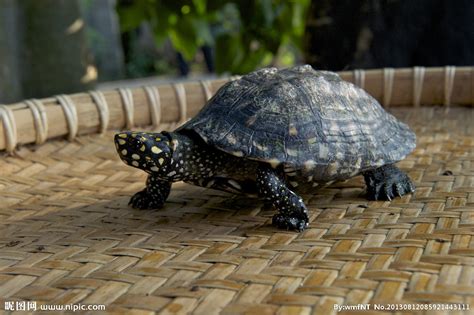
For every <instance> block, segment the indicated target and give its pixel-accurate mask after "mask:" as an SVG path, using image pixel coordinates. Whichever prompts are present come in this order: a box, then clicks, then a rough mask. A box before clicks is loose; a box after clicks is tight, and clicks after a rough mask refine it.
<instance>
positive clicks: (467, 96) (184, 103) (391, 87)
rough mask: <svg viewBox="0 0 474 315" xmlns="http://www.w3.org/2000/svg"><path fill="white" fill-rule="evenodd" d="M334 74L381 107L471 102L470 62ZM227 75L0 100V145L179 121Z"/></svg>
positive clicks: (473, 75)
mask: <svg viewBox="0 0 474 315" xmlns="http://www.w3.org/2000/svg"><path fill="white" fill-rule="evenodd" d="M339 75H340V76H341V78H342V79H344V80H346V81H349V82H352V83H355V84H357V85H359V86H361V87H362V88H364V89H365V90H366V91H367V92H368V93H369V94H371V95H372V96H373V97H375V98H376V99H377V100H378V101H379V102H381V103H382V104H383V105H384V106H385V107H389V106H418V105H444V106H450V105H451V104H454V105H473V104H474V92H473V90H474V67H451V66H447V67H435V68H424V67H415V68H400V69H392V68H386V69H374V70H354V71H343V72H339ZM232 79H235V77H231V78H230V80H232ZM227 81H229V79H216V80H209V81H196V82H186V83H174V84H163V85H156V86H152V87H149V86H148V87H147V86H143V87H139V88H133V89H117V90H103V91H90V92H86V93H77V94H71V95H67V96H64V95H62V96H56V97H50V98H45V99H40V100H33V101H23V102H20V103H15V104H11V105H8V106H1V107H0V120H1V123H0V151H2V150H6V151H7V152H12V151H14V150H15V148H16V147H17V145H18V144H30V143H38V144H40V143H42V142H44V141H45V140H46V139H52V138H57V137H60V136H65V135H69V140H72V139H74V137H75V136H79V135H84V134H90V133H99V132H101V133H103V132H104V131H105V130H106V129H120V128H133V127H137V126H147V125H154V126H157V127H158V126H159V125H160V124H161V123H167V124H169V123H176V124H178V123H181V122H183V121H184V120H186V118H188V117H192V116H194V115H195V114H196V113H197V112H198V111H199V110H200V109H201V108H202V106H203V105H204V104H205V102H206V101H207V100H208V99H209V98H210V97H211V95H212V94H213V93H215V92H216V91H217V90H218V89H219V88H220V87H221V86H222V85H223V84H225V83H226V82H227ZM32 104H33V105H32ZM35 104H36V105H35ZM38 104H39V105H38ZM157 120H158V121H157ZM45 130H46V133H45Z"/></svg>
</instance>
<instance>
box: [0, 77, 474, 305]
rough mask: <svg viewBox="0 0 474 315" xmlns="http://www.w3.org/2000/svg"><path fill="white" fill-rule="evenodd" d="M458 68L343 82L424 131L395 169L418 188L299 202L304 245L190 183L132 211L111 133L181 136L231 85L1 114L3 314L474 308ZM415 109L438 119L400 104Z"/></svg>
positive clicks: (133, 174) (359, 189) (136, 180)
mask: <svg viewBox="0 0 474 315" xmlns="http://www.w3.org/2000/svg"><path fill="white" fill-rule="evenodd" d="M452 69H453V68H439V69H420V68H417V69H415V70H413V69H402V70H395V71H392V70H391V69H385V70H373V71H367V72H354V73H342V76H343V77H344V78H345V79H348V80H353V81H355V82H356V83H357V84H359V85H361V86H364V88H366V89H367V90H368V91H369V92H371V93H372V94H373V95H375V96H376V97H377V98H378V99H379V100H380V101H381V102H383V103H384V104H385V105H386V106H387V107H389V108H388V110H389V111H390V112H392V113H393V114H394V115H396V116H397V117H398V118H399V119H401V120H402V121H405V122H407V123H408V124H409V125H410V126H411V127H412V128H413V129H414V130H415V132H416V134H417V136H418V145H417V148H416V150H415V151H414V152H413V153H412V154H411V155H410V156H408V157H407V158H406V159H405V160H403V161H402V162H400V163H399V166H400V167H401V168H402V169H403V170H405V171H407V172H408V174H409V175H410V176H411V178H412V179H413V180H414V181H415V183H416V185H417V191H416V193H415V194H414V195H407V196H404V197H403V198H396V199H394V200H393V201H391V202H382V201H377V202H369V201H367V200H366V199H365V198H364V184H363V180H362V179H361V178H359V177H357V178H353V179H351V180H349V181H347V182H343V183H338V184H335V185H332V186H330V187H328V188H325V189H322V190H320V191H318V192H317V193H315V194H314V195H308V196H304V197H305V200H306V202H307V204H308V207H309V210H310V226H309V228H308V229H307V230H305V231H304V232H302V233H294V232H287V231H282V230H277V229H275V228H273V227H272V226H271V224H270V223H271V217H272V215H273V214H274V211H270V210H263V209H262V204H261V203H259V202H256V201H255V200H253V199H248V198H245V197H242V196H236V195H231V194H227V193H224V192H220V191H214V190H209V189H204V188H200V187H195V186H190V185H187V184H184V183H177V184H175V185H173V190H172V193H171V195H170V198H169V201H168V203H167V204H166V206H165V208H164V209H162V210H159V211H148V210H147V211H139V210H134V209H131V208H129V207H128V206H127V202H128V200H129V198H130V196H131V195H132V194H133V193H135V192H136V191H138V190H140V189H142V188H143V185H144V182H145V174H144V173H143V172H141V171H139V170H135V169H133V168H131V167H127V166H125V165H124V164H123V163H122V162H121V161H119V159H118V157H117V155H116V153H115V149H114V146H113V141H112V135H113V133H114V131H113V130H109V129H114V128H115V129H118V128H124V127H126V125H127V124H128V127H133V126H137V125H138V126H140V125H150V124H151V123H154V124H155V127H145V128H152V129H167V128H173V127H174V126H175V125H176V124H177V123H179V122H180V121H183V120H185V119H186V118H187V117H190V116H192V115H194V114H195V113H196V112H197V111H198V110H199V108H200V107H201V106H202V105H203V103H204V101H205V99H207V98H208V97H210V96H211V94H212V93H213V92H215V91H216V90H217V88H218V87H219V86H220V85H222V84H223V83H224V82H225V81H226V79H225V80H224V79H222V80H216V81H209V82H193V83H182V84H177V85H176V84H175V85H161V86H154V87H149V88H147V89H143V88H137V89H132V90H121V91H115V90H110V91H103V92H102V93H99V94H97V93H92V95H90V94H86V93H83V94H75V95H70V96H66V97H60V98H49V99H44V100H39V101H33V102H27V103H26V102H22V103H19V104H15V105H13V106H12V107H9V109H7V110H6V111H5V110H2V112H3V115H4V116H2V117H4V118H3V120H2V124H1V127H0V149H5V148H6V149H8V150H9V151H11V152H12V153H10V154H8V153H7V152H4V153H0V225H1V230H0V312H1V310H2V309H3V307H4V302H5V301H7V302H9V301H36V302H37V307H38V308H39V305H40V304H49V305H53V304H56V305H57V304H60V305H66V304H78V303H81V304H104V305H105V306H106V312H109V313H135V314H154V313H160V314H186V313H195V314H216V313H223V314H274V313H278V314H335V313H336V310H335V309H334V305H339V306H343V305H345V306H348V305H358V304H359V303H371V307H372V308H371V311H361V310H360V311H356V312H340V313H339V314H379V313H381V312H380V311H374V310H373V307H374V303H381V304H384V305H387V304H399V305H414V306H413V307H420V305H421V304H428V303H431V304H433V303H439V305H440V307H441V305H445V304H451V305H452V303H456V304H463V303H464V307H467V306H468V305H469V306H471V308H474V290H473V289H474V258H473V256H474V245H473V239H472V235H473V234H474V215H473V214H474V166H473V165H474V123H473V122H474V110H473V108H472V106H470V105H472V103H473V92H472V90H473V89H472V87H473V81H474V80H473V78H474V76H473V70H472V68H462V69H459V68H458V69H455V70H452ZM130 96H132V97H131V98H130ZM32 103H34V104H33V105H31V104H32ZM98 103H101V104H98ZM410 103H413V104H415V105H433V106H411V107H406V106H401V105H409V104H410ZM38 104H39V105H38ZM61 104H62V105H61ZM436 104H441V105H442V106H434V105H436ZM459 104H463V105H468V106H457V105H459ZM455 105H456V106H455ZM127 108H128V109H127ZM74 109H75V111H76V113H75V114H74V113H71V111H74ZM133 109H134V110H133ZM101 110H102V115H101V114H100V113H101ZM127 110H128V111H127ZM35 111H36V112H35ZM106 112H108V114H107V115H106V114H105V113H106ZM35 117H36V118H35ZM13 127H15V128H13ZM45 130H46V131H47V132H45ZM98 131H102V134H101V135H98V134H96V133H97V132H98ZM64 135H69V137H70V140H71V141H67V140H65V139H63V137H61V136H64ZM58 137H59V138H58ZM49 138H56V139H55V140H52V141H46V142H45V140H47V139H49ZM32 142H37V143H38V144H36V145H24V144H27V143H32ZM40 143H42V144H40ZM18 144H20V145H19V146H18ZM403 303H404V304H403ZM416 305H418V306H416ZM469 312H470V311H467V310H465V311H443V310H438V311H436V312H428V313H430V314H431V313H435V314H464V313H466V314H467V313H469ZM90 313H91V314H97V313H100V312H95V311H94V312H92V311H91V312H90ZM398 313H400V314H401V313H402V312H398ZM411 313H417V314H418V313H422V312H421V311H420V312H418V311H417V312H411ZM385 314H386V313H385ZM403 314H406V313H405V312H404V313H403Z"/></svg>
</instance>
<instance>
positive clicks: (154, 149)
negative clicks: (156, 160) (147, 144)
mask: <svg viewBox="0 0 474 315" xmlns="http://www.w3.org/2000/svg"><path fill="white" fill-rule="evenodd" d="M151 152H153V153H155V154H158V153H161V152H163V151H162V150H161V149H160V148H158V147H157V146H152V147H151Z"/></svg>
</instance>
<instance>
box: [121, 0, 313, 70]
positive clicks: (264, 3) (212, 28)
mask: <svg viewBox="0 0 474 315" xmlns="http://www.w3.org/2000/svg"><path fill="white" fill-rule="evenodd" d="M309 4H310V0H292V1H291V0H290V1H284V0H253V1H252V0H240V1H238V0H236V1H226V0H222V1H216V0H214V1H212V0H183V1H176V0H128V1H121V2H119V4H118V5H117V12H118V14H119V18H120V25H121V30H122V32H127V31H130V30H133V29H135V28H137V27H138V26H139V25H140V24H141V23H142V22H144V21H147V22H148V23H149V24H150V26H151V28H152V30H153V34H154V39H155V42H156V44H157V45H158V46H159V45H161V44H162V43H163V41H164V40H165V39H167V38H169V39H170V40H171V42H172V44H173V47H174V48H175V49H176V50H177V51H179V52H180V53H181V54H182V55H183V56H184V58H185V59H187V60H191V59H192V58H193V57H194V55H195V53H196V52H197V50H198V49H199V48H200V47H201V46H203V45H209V46H211V47H213V48H214V51H215V65H216V71H217V72H218V73H222V72H230V73H235V74H241V73H246V72H249V71H252V70H254V69H256V68H258V67H263V66H268V65H271V64H278V65H291V64H293V63H294V61H295V58H296V57H297V55H298V54H299V53H300V51H301V48H302V40H303V33H304V29H305V21H306V12H307V9H308V7H309Z"/></svg>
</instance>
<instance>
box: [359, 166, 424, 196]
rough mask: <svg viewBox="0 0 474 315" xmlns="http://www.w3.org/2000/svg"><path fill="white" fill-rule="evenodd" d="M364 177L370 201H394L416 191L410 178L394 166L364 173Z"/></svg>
mask: <svg viewBox="0 0 474 315" xmlns="http://www.w3.org/2000/svg"><path fill="white" fill-rule="evenodd" d="M363 175H364V179H365V184H366V185H367V199H369V200H392V199H393V198H395V197H401V196H403V195H405V194H408V193H412V192H414V191H415V185H414V184H413V182H412V181H411V179H410V177H408V175H407V174H405V173H404V172H403V171H401V170H400V169H399V168H397V167H396V166H395V165H393V164H390V165H385V166H382V167H379V168H376V169H374V170H371V171H367V172H364V173H363Z"/></svg>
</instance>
